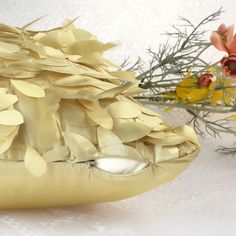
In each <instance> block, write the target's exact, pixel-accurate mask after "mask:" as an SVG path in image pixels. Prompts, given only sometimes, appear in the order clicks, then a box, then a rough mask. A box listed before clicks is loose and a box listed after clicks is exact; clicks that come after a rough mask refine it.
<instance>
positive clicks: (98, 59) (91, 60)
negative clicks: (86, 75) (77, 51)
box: [69, 52, 119, 68]
mask: <svg viewBox="0 0 236 236" xmlns="http://www.w3.org/2000/svg"><path fill="white" fill-rule="evenodd" d="M69 59H70V60H72V61H74V60H75V62H79V63H83V64H87V65H90V66H91V65H94V66H108V67H113V68H119V66H118V65H117V64H115V63H113V62H111V61H109V60H107V59H105V58H103V57H102V53H101V52H93V53H89V54H85V55H83V56H81V57H79V58H78V57H77V58H76V57H75V56H74V57H73V56H69Z"/></svg>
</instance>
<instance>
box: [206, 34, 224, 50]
mask: <svg viewBox="0 0 236 236" xmlns="http://www.w3.org/2000/svg"><path fill="white" fill-rule="evenodd" d="M210 40H211V43H212V44H213V45H214V46H215V47H216V48H217V49H218V50H220V51H226V52H228V50H227V48H226V47H225V45H224V43H223V42H222V40H221V37H220V35H219V34H218V33H217V32H213V33H212V34H211V37H210Z"/></svg>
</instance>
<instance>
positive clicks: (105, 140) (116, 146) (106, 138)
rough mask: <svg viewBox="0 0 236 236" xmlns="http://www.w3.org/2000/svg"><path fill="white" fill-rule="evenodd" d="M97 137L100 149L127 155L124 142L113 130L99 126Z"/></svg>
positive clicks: (111, 153) (108, 153) (105, 151)
mask: <svg viewBox="0 0 236 236" xmlns="http://www.w3.org/2000/svg"><path fill="white" fill-rule="evenodd" d="M97 137H98V144H99V147H100V150H101V152H102V153H103V154H105V155H119V156H123V157H124V156H125V148H124V145H123V143H122V142H121V140H120V139H119V138H118V137H117V136H116V135H115V134H114V133H113V132H112V131H110V130H107V129H104V128H103V127H98V129H97Z"/></svg>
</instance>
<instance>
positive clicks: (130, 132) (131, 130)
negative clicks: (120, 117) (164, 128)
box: [114, 122, 151, 142]
mask: <svg viewBox="0 0 236 236" xmlns="http://www.w3.org/2000/svg"><path fill="white" fill-rule="evenodd" d="M150 131H151V128H150V127H148V126H146V125H143V124H141V123H137V122H126V123H123V124H121V125H118V126H116V127H115V128H114V133H115V134H116V135H117V136H118V137H119V138H120V139H121V141H122V142H132V141H135V140H138V139H140V138H143V137H144V136H146V135H147V134H149V133H150Z"/></svg>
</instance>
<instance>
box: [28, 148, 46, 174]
mask: <svg viewBox="0 0 236 236" xmlns="http://www.w3.org/2000/svg"><path fill="white" fill-rule="evenodd" d="M24 162H25V166H26V169H27V170H28V171H29V172H30V173H31V174H32V175H34V176H36V177H40V176H42V175H43V174H45V172H46V171H47V162H46V161H45V160H44V159H43V157H42V156H41V155H40V154H39V153H38V152H37V151H36V150H35V149H34V148H33V147H31V146H27V148H26V152H25V158H24Z"/></svg>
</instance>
